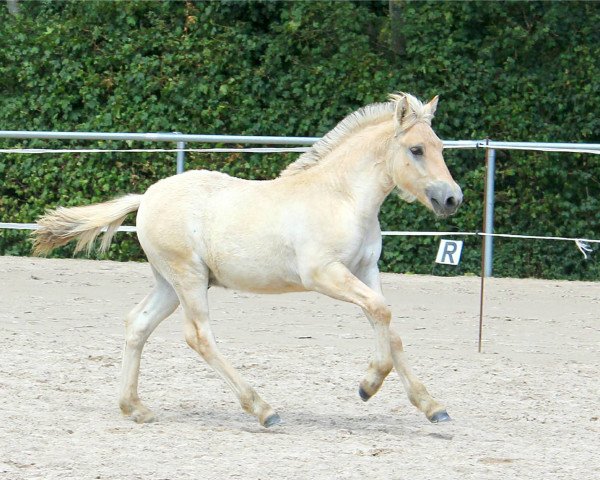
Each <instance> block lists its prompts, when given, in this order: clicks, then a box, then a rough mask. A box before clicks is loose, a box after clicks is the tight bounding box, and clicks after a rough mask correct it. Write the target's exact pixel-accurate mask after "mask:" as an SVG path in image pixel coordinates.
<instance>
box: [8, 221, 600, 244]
mask: <svg viewBox="0 0 600 480" xmlns="http://www.w3.org/2000/svg"><path fill="white" fill-rule="evenodd" d="M39 228H40V227H39V225H38V224H37V223H2V222H0V229H14V230H37V229H39ZM117 231H118V232H137V229H136V227H134V226H133V225H123V226H121V227H119V228H118V229H117ZM381 234H382V235H384V236H390V237H449V236H472V237H474V236H479V237H501V238H520V239H532V240H557V241H567V242H583V243H600V240H595V239H589V238H575V237H543V236H541V235H517V234H511V233H483V232H408V231H383V232H381Z"/></svg>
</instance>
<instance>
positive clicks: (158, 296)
mask: <svg viewBox="0 0 600 480" xmlns="http://www.w3.org/2000/svg"><path fill="white" fill-rule="evenodd" d="M153 271H154V276H155V277H156V285H155V287H154V289H153V290H152V292H150V293H149V294H148V296H146V298H145V299H144V300H142V302H140V303H139V304H138V305H137V306H136V307H135V308H134V309H133V310H132V311H131V312H130V313H129V315H127V332H126V341H125V348H124V351H123V367H122V371H121V389H120V396H119V406H120V407H121V411H122V412H123V413H124V414H125V415H131V417H132V418H133V419H134V420H135V421H136V422H138V423H144V422H150V421H152V420H153V419H154V415H153V413H152V412H151V411H150V410H149V409H148V408H147V407H146V406H144V405H143V404H142V402H141V401H140V398H139V396H138V377H139V372H140V360H141V356H142V349H143V348H144V344H145V343H146V340H147V339H148V337H149V336H150V334H151V333H152V332H153V331H154V329H155V328H156V327H157V326H158V324H159V323H160V322H162V321H163V320H164V319H165V318H167V317H168V316H169V315H170V314H171V313H173V311H174V310H175V309H176V308H177V305H179V300H178V298H177V294H176V293H175V291H174V290H173V287H171V285H169V283H168V282H167V281H166V280H165V279H164V278H163V277H162V276H161V275H160V274H159V273H158V272H156V271H155V270H154V269H153Z"/></svg>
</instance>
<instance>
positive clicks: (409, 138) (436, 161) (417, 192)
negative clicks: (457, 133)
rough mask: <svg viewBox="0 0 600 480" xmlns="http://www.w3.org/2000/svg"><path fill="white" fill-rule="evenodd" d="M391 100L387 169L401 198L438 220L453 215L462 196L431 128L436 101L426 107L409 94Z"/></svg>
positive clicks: (435, 99) (394, 96)
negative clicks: (391, 129)
mask: <svg viewBox="0 0 600 480" xmlns="http://www.w3.org/2000/svg"><path fill="white" fill-rule="evenodd" d="M391 100H392V102H394V103H395V111H394V128H395V134H394V138H393V139H392V140H391V144H392V154H391V155H390V157H389V160H388V168H389V169H390V172H389V173H390V175H391V177H392V179H393V181H394V184H395V185H396V187H397V189H398V190H399V195H400V197H401V198H403V199H404V200H406V201H408V202H412V201H414V200H416V199H418V200H419V201H420V202H421V203H422V204H423V205H425V206H426V207H427V208H429V209H431V210H432V211H433V212H434V213H435V214H436V215H438V216H440V217H447V216H449V215H452V214H454V213H455V212H456V210H457V209H458V207H459V206H460V204H461V203H462V200H463V194H462V191H461V189H460V187H459V186H458V185H457V183H456V182H455V181H454V180H453V179H452V175H450V172H449V171H448V167H446V163H445V162H444V157H443V155H442V150H443V144H442V141H441V140H440V139H439V138H438V136H437V135H436V134H435V132H434V131H433V129H432V128H431V119H432V118H433V114H434V113H435V109H436V107H437V103H438V97H437V96H436V97H435V98H434V99H433V100H431V101H430V102H429V103H428V104H426V105H423V104H422V103H421V102H420V101H419V100H417V99H416V98H415V97H413V96H412V95H408V94H397V95H392V96H391Z"/></svg>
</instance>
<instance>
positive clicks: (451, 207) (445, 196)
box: [425, 182, 463, 217]
mask: <svg viewBox="0 0 600 480" xmlns="http://www.w3.org/2000/svg"><path fill="white" fill-rule="evenodd" d="M425 194H426V195H427V198H428V199H429V202H430V203H431V208H432V209H433V211H434V212H435V214H436V215H439V216H440V217H448V216H450V215H453V214H454V213H456V210H458V207H460V204H461V203H462V201H463V194H462V190H461V189H460V187H459V186H458V185H457V184H456V183H448V182H435V183H432V184H431V185H429V186H428V187H427V188H426V189H425Z"/></svg>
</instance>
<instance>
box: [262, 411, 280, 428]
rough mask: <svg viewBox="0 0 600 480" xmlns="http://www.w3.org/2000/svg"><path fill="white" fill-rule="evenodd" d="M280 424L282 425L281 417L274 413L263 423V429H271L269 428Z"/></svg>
mask: <svg viewBox="0 0 600 480" xmlns="http://www.w3.org/2000/svg"><path fill="white" fill-rule="evenodd" d="M279 423H281V417H280V416H279V415H277V414H276V413H274V414H273V415H269V416H268V417H267V419H266V420H265V422H264V423H263V427H265V428H269V427H272V426H273V425H277V424H279Z"/></svg>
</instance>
